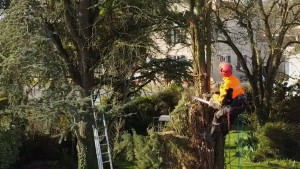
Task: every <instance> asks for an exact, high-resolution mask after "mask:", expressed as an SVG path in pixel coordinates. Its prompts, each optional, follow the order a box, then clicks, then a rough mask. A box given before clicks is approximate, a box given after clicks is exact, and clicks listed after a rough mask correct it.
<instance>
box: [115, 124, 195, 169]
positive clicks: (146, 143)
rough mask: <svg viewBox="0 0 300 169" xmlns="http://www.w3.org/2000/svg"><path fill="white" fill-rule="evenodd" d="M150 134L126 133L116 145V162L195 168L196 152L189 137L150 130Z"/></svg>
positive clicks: (148, 167)
mask: <svg viewBox="0 0 300 169" xmlns="http://www.w3.org/2000/svg"><path fill="white" fill-rule="evenodd" d="M148 134H149V135H148V136H142V135H138V134H136V133H135V132H133V133H132V134H129V133H126V134H123V136H122V141H121V142H120V143H119V144H118V145H115V147H114V154H115V155H117V158H116V159H115V164H117V165H118V163H119V162H123V163H124V159H125V160H126V161H127V162H134V163H135V164H136V165H137V166H138V168H139V169H154V168H172V169H181V168H193V167H194V166H193V165H194V164H195V163H194V162H195V161H193V160H194V159H193V158H192V156H191V154H192V153H193V152H195V150H194V149H192V148H191V147H190V146H189V143H190V141H189V139H188V137H181V136H177V135H174V133H173V134H170V133H169V134H167V133H156V132H153V130H148Z"/></svg>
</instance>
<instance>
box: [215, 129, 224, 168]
mask: <svg viewBox="0 0 300 169" xmlns="http://www.w3.org/2000/svg"><path fill="white" fill-rule="evenodd" d="M224 145H225V138H224V136H223V134H222V133H221V132H219V133H217V136H216V145H215V161H214V164H215V165H214V169H224V166H225V163H224V162H225V160H224Z"/></svg>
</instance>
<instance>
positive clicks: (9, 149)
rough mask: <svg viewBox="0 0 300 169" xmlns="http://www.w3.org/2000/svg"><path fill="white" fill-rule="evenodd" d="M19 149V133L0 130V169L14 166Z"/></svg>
mask: <svg viewBox="0 0 300 169" xmlns="http://www.w3.org/2000/svg"><path fill="white" fill-rule="evenodd" d="M20 147H21V132H20V131H19V130H17V129H8V130H7V129H3V128H0V169H8V168H9V167H10V166H11V165H13V164H15V163H16V162H17V160H18V157H19V150H20Z"/></svg>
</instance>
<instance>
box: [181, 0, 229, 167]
mask: <svg viewBox="0 0 300 169" xmlns="http://www.w3.org/2000/svg"><path fill="white" fill-rule="evenodd" d="M210 14H211V2H209V3H207V2H206V1H205V0H190V11H188V14H186V15H185V17H186V19H187V20H188V21H189V22H190V30H191V42H192V54H193V59H194V60H193V66H194V68H193V69H194V70H193V76H194V86H195V95H196V96H199V97H202V95H203V94H204V93H209V91H210V66H211V25H210V24H211V23H210V17H211V15H210ZM209 111H212V109H208V107H207V106H204V105H201V103H194V104H193V105H192V106H191V108H190V110H189V112H190V118H189V121H190V123H189V128H190V132H191V141H192V146H193V147H194V148H195V150H196V151H195V154H194V158H195V159H196V160H197V161H196V163H197V167H195V168H200V169H212V168H214V159H215V155H214V153H213V152H214V151H213V147H212V146H211V145H209V143H208V142H207V141H206V140H205V138H204V135H205V133H206V132H208V130H209V126H210V125H209V124H210V123H211V120H212V115H213V112H209ZM223 148H224V147H223ZM223 152H224V150H223ZM222 157H223V161H224V156H222ZM221 160H222V159H221Z"/></svg>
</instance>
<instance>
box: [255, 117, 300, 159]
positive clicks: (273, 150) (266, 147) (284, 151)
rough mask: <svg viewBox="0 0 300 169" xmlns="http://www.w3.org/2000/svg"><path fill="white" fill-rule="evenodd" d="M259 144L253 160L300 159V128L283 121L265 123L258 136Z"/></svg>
mask: <svg viewBox="0 0 300 169" xmlns="http://www.w3.org/2000/svg"><path fill="white" fill-rule="evenodd" d="M258 139H259V146H258V150H257V152H256V153H255V155H254V157H253V161H261V160H265V159H267V158H289V159H295V160H299V159H300V153H299V152H300V147H299V140H300V128H299V126H297V125H292V124H286V123H284V122H276V123H266V125H265V126H264V127H263V128H262V129H261V132H260V134H259V136H258Z"/></svg>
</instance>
